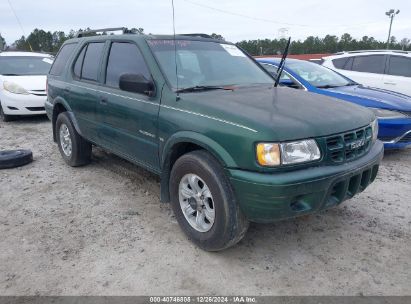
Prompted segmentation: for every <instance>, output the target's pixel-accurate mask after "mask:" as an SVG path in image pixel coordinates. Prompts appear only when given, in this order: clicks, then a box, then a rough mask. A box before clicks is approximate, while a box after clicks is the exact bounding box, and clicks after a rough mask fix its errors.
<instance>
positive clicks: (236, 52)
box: [220, 44, 245, 57]
mask: <svg viewBox="0 0 411 304" xmlns="http://www.w3.org/2000/svg"><path fill="white" fill-rule="evenodd" d="M220 45H221V47H222V48H223V49H225V50H226V51H227V52H228V53H229V54H230V55H231V56H238V57H245V54H244V53H243V52H242V51H241V50H240V49H239V48H238V47H236V46H235V45H231V44H220Z"/></svg>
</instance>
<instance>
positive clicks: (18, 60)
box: [0, 56, 53, 76]
mask: <svg viewBox="0 0 411 304" xmlns="http://www.w3.org/2000/svg"><path fill="white" fill-rule="evenodd" d="M52 63H53V61H52V60H51V59H50V58H48V57H35V56H4V57H0V75H4V76H23V75H24V76H26V75H47V74H48V72H49V70H50V67H51V64H52Z"/></svg>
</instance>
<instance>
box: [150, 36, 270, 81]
mask: <svg viewBox="0 0 411 304" xmlns="http://www.w3.org/2000/svg"><path fill="white" fill-rule="evenodd" d="M147 42H148V45H149V46H150V48H151V50H152V51H153V53H154V55H155V57H156V58H157V60H158V62H159V64H160V66H161V69H162V70H163V72H164V73H165V74H166V77H167V79H168V81H169V82H170V84H171V86H172V87H173V88H174V89H175V88H177V81H176V65H175V62H176V60H177V75H178V88H179V89H183V88H190V87H195V86H228V85H250V84H270V85H272V84H273V83H274V80H273V79H272V78H271V77H270V76H269V75H267V74H266V73H265V72H264V71H263V70H262V69H261V68H260V67H259V66H258V65H257V64H255V63H254V62H253V61H252V60H251V59H250V58H248V57H247V56H246V55H245V54H244V53H243V52H242V51H241V50H240V49H238V48H237V47H236V46H234V45H230V44H223V43H216V42H210V41H196V40H176V43H177V44H176V46H177V47H176V48H177V56H175V48H174V40H148V41H147Z"/></svg>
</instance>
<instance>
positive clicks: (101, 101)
mask: <svg viewBox="0 0 411 304" xmlns="http://www.w3.org/2000/svg"><path fill="white" fill-rule="evenodd" d="M100 103H101V104H103V105H106V104H107V103H108V100H107V98H106V97H100Z"/></svg>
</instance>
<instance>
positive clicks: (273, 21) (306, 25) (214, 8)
mask: <svg viewBox="0 0 411 304" xmlns="http://www.w3.org/2000/svg"><path fill="white" fill-rule="evenodd" d="M183 1H185V2H187V3H190V4H192V5H196V6H199V7H203V8H207V9H209V10H213V11H216V12H220V13H223V14H227V15H232V16H237V17H242V18H247V19H251V20H256V21H262V22H268V23H274V24H280V25H288V26H299V27H330V26H337V27H346V28H351V27H355V26H361V25H368V24H377V23H381V22H377V21H375V22H367V23H358V24H351V25H348V26H347V25H330V24H327V25H326V24H323V25H310V24H298V23H288V22H282V21H275V20H271V19H265V18H259V17H254V16H249V15H245V14H240V13H236V12H231V11H228V10H223V9H220V8H216V7H212V6H209V5H206V4H202V3H198V2H194V1H191V0H183Z"/></svg>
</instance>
